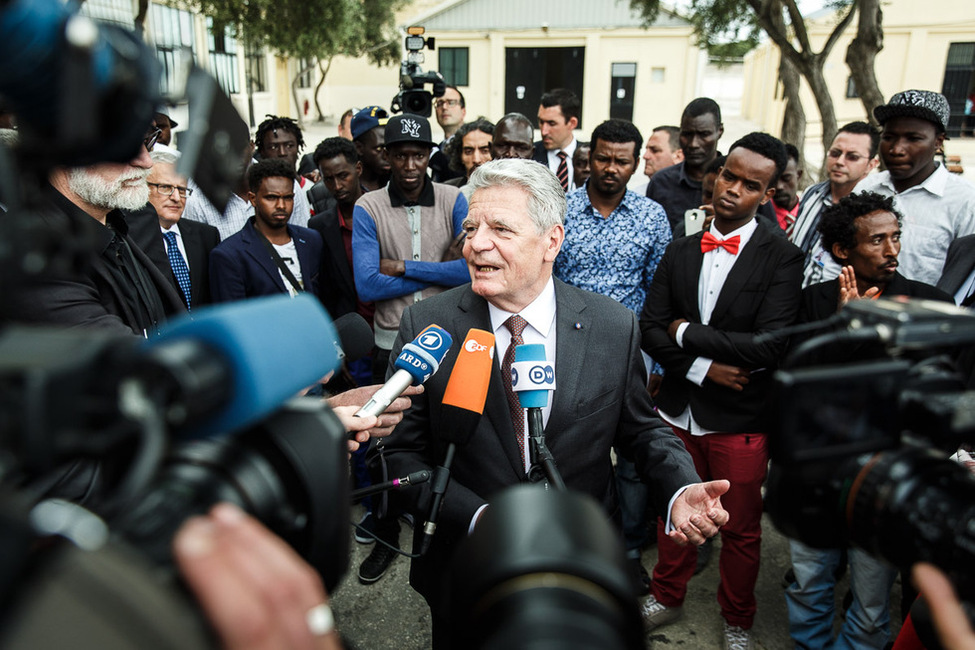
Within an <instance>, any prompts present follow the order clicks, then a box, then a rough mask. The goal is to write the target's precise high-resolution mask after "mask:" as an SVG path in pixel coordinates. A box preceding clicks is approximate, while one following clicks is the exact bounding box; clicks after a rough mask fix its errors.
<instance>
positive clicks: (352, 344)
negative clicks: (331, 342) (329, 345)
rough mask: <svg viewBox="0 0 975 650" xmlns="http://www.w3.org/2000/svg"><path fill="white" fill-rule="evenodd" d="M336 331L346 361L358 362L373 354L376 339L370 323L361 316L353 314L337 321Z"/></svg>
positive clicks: (341, 317) (340, 317)
mask: <svg viewBox="0 0 975 650" xmlns="http://www.w3.org/2000/svg"><path fill="white" fill-rule="evenodd" d="M334 325H335V330H336V331H337V332H338V335H339V343H341V345H342V352H344V353H345V359H346V361H358V360H359V359H361V358H362V357H364V356H366V355H367V354H369V353H370V352H372V348H373V347H374V346H375V345H376V338H375V337H374V336H373V334H372V328H371V327H369V323H367V322H366V319H365V318H363V317H362V316H361V315H360V314H357V313H355V312H351V313H348V314H345V315H343V316H339V317H338V318H336V319H335V323H334Z"/></svg>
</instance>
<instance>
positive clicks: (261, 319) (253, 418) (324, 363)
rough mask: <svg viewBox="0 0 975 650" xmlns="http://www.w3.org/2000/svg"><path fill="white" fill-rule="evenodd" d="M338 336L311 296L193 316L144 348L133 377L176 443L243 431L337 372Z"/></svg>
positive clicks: (178, 320)
mask: <svg viewBox="0 0 975 650" xmlns="http://www.w3.org/2000/svg"><path fill="white" fill-rule="evenodd" d="M337 341H338V335H337V334H336V332H335V328H334V327H333V325H332V321H331V319H330V318H329V317H328V314H327V313H326V312H325V310H324V309H323V308H322V306H321V304H320V303H319V302H318V301H317V300H316V299H315V298H314V297H312V296H310V295H305V294H302V295H299V296H297V297H295V298H291V297H289V296H285V295H280V296H271V297H266V298H255V299H252V300H245V301H241V302H236V303H233V304H228V305H219V306H215V307H206V308H203V309H199V310H193V314H192V316H190V315H189V314H187V315H185V316H183V317H181V318H176V319H173V320H172V321H170V322H168V323H166V324H165V325H163V326H162V327H161V328H160V330H159V335H158V336H155V337H153V338H152V339H150V340H148V341H146V342H145V343H144V344H143V346H142V348H143V351H144V353H145V356H146V359H147V361H148V363H144V364H139V368H140V369H139V370H138V371H137V373H136V376H137V378H139V379H141V380H142V381H143V382H144V383H145V385H146V386H148V387H149V388H150V389H151V390H153V392H155V393H156V395H157V396H158V397H160V399H161V401H162V403H163V404H164V405H165V406H166V416H167V422H168V423H169V424H170V425H171V426H173V427H174V429H175V430H176V432H177V433H178V434H179V435H180V436H181V437H189V438H200V437H210V436H214V435H218V434H222V433H227V432H230V431H235V430H237V429H241V428H243V427H246V426H248V425H250V424H253V423H255V422H257V421H259V420H261V419H262V418H264V417H265V416H267V415H269V414H270V413H272V412H274V411H275V410H277V409H278V408H279V407H280V406H281V405H282V404H283V403H284V402H285V401H286V400H288V399H289V398H291V397H293V396H294V395H296V394H297V393H298V392H300V391H301V390H302V389H304V388H307V387H308V386H311V385H312V384H314V383H315V382H317V381H319V380H320V379H321V378H322V377H324V376H325V375H327V374H328V373H329V372H332V371H334V370H335V369H336V368H337V367H338V366H339V357H338V349H339V346H338V344H337Z"/></svg>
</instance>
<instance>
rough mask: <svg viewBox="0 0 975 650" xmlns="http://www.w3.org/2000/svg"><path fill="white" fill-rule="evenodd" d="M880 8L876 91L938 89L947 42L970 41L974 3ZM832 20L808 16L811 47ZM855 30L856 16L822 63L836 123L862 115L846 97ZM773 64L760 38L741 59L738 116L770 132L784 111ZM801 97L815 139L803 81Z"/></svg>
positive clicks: (893, 1)
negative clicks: (742, 77)
mask: <svg viewBox="0 0 975 650" xmlns="http://www.w3.org/2000/svg"><path fill="white" fill-rule="evenodd" d="M882 7H883V12H884V16H883V28H884V49H883V50H882V51H881V52H880V53H879V54H878V55H877V61H876V66H875V69H876V74H877V81H878V83H879V85H880V90H881V92H882V93H883V94H884V96H885V97H890V96H891V95H893V94H894V93H896V92H898V91H900V90H905V89H908V88H918V89H922V90H934V91H937V92H940V91H941V87H942V83H943V81H944V73H945V62H946V61H947V56H948V46H949V45H950V44H951V43H958V42H973V41H975V2H972V1H971V0H926V1H925V2H923V3H922V2H917V1H916V0H889V2H884V3H883V4H882ZM835 20H836V19H835V17H834V16H833V15H829V16H825V17H822V18H820V19H818V20H816V21H812V22H808V21H807V27H808V30H809V35H810V40H811V42H812V44H813V47H814V49H815V50H817V51H818V50H819V49H820V48H822V45H823V43H824V42H825V40H826V38H827V37H828V35H829V32H830V31H831V30H832V27H833V25H834V24H835ZM855 35H856V19H854V21H853V24H851V25H850V26H849V27H848V28H847V30H846V31H845V32H844V34H843V36H842V37H841V38H840V39H839V41H837V43H836V45H835V47H834V48H833V50H832V52H831V54H830V56H829V57H828V58H827V60H826V65H825V67H824V72H825V75H826V80H827V84H828V86H829V89H830V94H831V95H832V97H833V105H834V110H835V112H836V119H837V123H838V124H844V123H846V122H850V121H853V120H863V119H865V118H866V113H865V111H864V109H863V105H862V104H861V103H860V100H859V99H856V98H850V99H848V98H846V88H847V79H848V77H849V74H850V71H849V68H848V66H847V65H846V61H845V59H846V49H847V47H848V46H849V44H850V41H851V40H852V39H853V37H854V36H855ZM778 67H779V51H778V48H777V47H775V46H774V45H773V44H772V43H771V42H766V43H764V44H763V45H761V46H760V47H758V48H757V49H756V50H754V51H752V52H750V53H749V54H748V55H747V56H746V58H745V96H744V97H743V100H742V115H743V117H745V118H747V119H749V120H752V121H755V122H757V123H759V124H760V125H762V127H763V128H764V129H765V130H766V131H768V132H770V133H773V134H777V133H778V132H779V131H780V130H781V126H782V115H783V111H784V102H783V101H782V97H781V92H782V91H781V88H780V84H779V83H778ZM801 99H802V105H803V107H804V109H805V112H806V119H807V120H808V126H807V131H806V137H807V140H808V141H809V142H818V141H819V140H820V139H821V133H822V122H821V120H820V116H819V110H818V109H817V107H816V102H815V98H814V96H813V94H812V91H810V89H809V86H808V85H807V84H806V82H805V80H803V82H802V91H801Z"/></svg>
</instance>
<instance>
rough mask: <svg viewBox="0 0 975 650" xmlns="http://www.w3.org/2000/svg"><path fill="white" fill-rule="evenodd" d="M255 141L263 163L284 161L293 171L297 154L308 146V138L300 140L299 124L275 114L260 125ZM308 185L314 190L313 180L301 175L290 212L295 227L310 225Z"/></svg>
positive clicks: (296, 185)
mask: <svg viewBox="0 0 975 650" xmlns="http://www.w3.org/2000/svg"><path fill="white" fill-rule="evenodd" d="M254 142H255V143H256V144H257V155H258V157H259V158H260V159H261V160H270V159H272V158H283V159H285V160H287V161H288V163H289V164H290V165H291V169H297V165H298V154H299V153H300V152H301V149H302V147H304V146H305V139H304V138H302V137H301V129H299V128H298V123H297V122H295V121H294V120H293V119H291V118H290V117H278V116H276V115H268V116H267V119H266V120H264V121H263V122H261V123H260V125H259V126H258V127H257V135H255V136H254ZM305 185H308V187H311V181H309V180H308V179H307V178H305V177H304V176H302V175H300V174H299V175H298V180H296V181H295V206H294V209H293V210H292V212H291V220H290V221H289V222H288V223H290V224H291V225H293V226H308V218H309V217H310V216H311V207H310V206H309V205H308V197H306V196H305V190H306V189H307V188H306V187H305ZM251 189H253V188H251Z"/></svg>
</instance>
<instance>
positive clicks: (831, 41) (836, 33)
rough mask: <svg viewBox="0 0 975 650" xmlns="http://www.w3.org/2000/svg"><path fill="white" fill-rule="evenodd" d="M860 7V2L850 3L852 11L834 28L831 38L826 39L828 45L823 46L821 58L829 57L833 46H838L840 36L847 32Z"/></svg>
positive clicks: (856, 0)
mask: <svg viewBox="0 0 975 650" xmlns="http://www.w3.org/2000/svg"><path fill="white" fill-rule="evenodd" d="M858 5H859V0H853V1H852V2H851V3H850V10H849V11H848V12H846V16H844V17H843V20H841V21H840V22H839V23H838V24H837V25H836V27H834V28H833V31H832V32H831V33H830V35H829V38H827V39H826V44H825V45H823V49H822V50H821V51H820V56H821V57H822V58H823V59H825V58H826V57H828V56H829V53H830V51H831V50H832V49H833V46H834V45H836V42H837V41H838V40H840V36H842V35H843V32H844V31H846V28H847V27H849V25H850V22H851V21H852V20H853V15H854V14H855V13H856V12H857V6H858Z"/></svg>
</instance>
